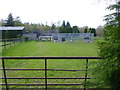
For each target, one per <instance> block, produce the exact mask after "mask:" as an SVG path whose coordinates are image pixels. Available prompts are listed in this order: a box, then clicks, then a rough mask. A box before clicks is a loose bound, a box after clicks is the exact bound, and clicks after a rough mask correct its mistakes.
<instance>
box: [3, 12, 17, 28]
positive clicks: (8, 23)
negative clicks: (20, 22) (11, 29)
mask: <svg viewBox="0 0 120 90" xmlns="http://www.w3.org/2000/svg"><path fill="white" fill-rule="evenodd" d="M5 26H15V22H14V18H13V16H12V13H10V14H9V15H8V18H7V20H6V25H5Z"/></svg>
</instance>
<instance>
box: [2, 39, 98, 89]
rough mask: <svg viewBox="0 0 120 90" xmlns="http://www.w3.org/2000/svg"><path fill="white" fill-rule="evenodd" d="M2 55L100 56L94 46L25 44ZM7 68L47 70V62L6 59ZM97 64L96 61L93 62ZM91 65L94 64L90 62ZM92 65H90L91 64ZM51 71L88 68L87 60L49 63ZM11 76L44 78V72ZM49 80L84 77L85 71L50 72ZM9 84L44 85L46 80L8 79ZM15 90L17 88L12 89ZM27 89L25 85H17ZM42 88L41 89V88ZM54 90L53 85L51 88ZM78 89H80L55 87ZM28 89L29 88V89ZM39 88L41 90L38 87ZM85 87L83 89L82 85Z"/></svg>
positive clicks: (14, 73)
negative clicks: (51, 78) (45, 67)
mask: <svg viewBox="0 0 120 90" xmlns="http://www.w3.org/2000/svg"><path fill="white" fill-rule="evenodd" d="M3 56H22V57H24V56H97V50H96V45H95V43H53V42H35V41H33V42H25V43H21V44H18V45H16V46H14V47H11V48H8V49H6V50H4V51H3ZM5 61H6V62H5V63H6V66H7V68H24V69H25V68H29V69H31V68H32V69H33V68H34V69H35V68H40V69H41V68H44V60H17V61H16V60H5ZM93 61H94V60H93ZM90 62H92V61H90ZM90 62H89V65H90ZM48 68H49V69H85V60H48ZM7 76H8V77H44V71H26V72H25V71H10V72H8V73H7ZM48 77H84V71H83V72H64V71H52V72H50V71H48ZM8 82H10V83H17V84H19V83H26V84H27V83H29V84H30V83H37V84H38V83H41V84H42V83H44V80H22V79H21V80H20V79H19V80H8ZM73 82H74V83H83V82H84V80H71V79H68V80H49V81H48V83H73ZM11 87H16V86H11ZM17 87H24V86H17ZM42 87H43V86H40V87H39V88H42ZM50 87H51V88H54V86H50ZM56 87H58V88H66V87H67V88H76V87H77V88H79V87H80V86H56ZM28 88H29V87H28ZM36 88H38V87H37V86H36ZM81 88H82V86H81Z"/></svg>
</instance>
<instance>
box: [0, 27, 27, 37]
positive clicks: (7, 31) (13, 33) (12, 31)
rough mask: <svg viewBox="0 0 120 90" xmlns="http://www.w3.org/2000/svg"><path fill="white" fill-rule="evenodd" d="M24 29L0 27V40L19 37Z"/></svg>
mask: <svg viewBox="0 0 120 90" xmlns="http://www.w3.org/2000/svg"><path fill="white" fill-rule="evenodd" d="M24 29H25V28H24V27H12V26H11V27H4V26H3V27H0V34H1V35H0V39H8V38H9V39H10V38H18V37H21V36H22V35H23V30H24Z"/></svg>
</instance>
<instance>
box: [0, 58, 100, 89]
mask: <svg viewBox="0 0 120 90" xmlns="http://www.w3.org/2000/svg"><path fill="white" fill-rule="evenodd" d="M0 59H1V60H2V69H0V70H3V75H4V77H3V78H0V79H4V81H5V83H2V84H0V85H5V86H6V90H9V86H16V85H17V86H45V89H46V90H47V86H51V85H55V86H57V85H59V86H62V85H64V86H71V85H82V84H80V83H78V84H48V81H47V80H48V79H84V80H85V82H86V80H87V79H91V78H90V77H88V60H89V59H101V58H100V57H0ZM11 59H16V60H23V59H26V60H27V59H35V60H37V59H44V62H45V63H44V64H45V65H44V69H6V66H5V60H11ZM50 59H77V60H80V59H84V60H86V66H85V70H62V69H48V68H47V61H48V60H50ZM7 70H13V71H14V70H15V71H19V70H36V71H37V70H44V71H45V75H44V77H34V78H30V77H25V78H22V77H21V78H20V77H19V78H16V77H14V78H10V77H7V75H6V71H7ZM47 71H85V76H84V77H48V76H47ZM8 79H44V80H45V83H44V84H11V83H8V82H7V80H8Z"/></svg>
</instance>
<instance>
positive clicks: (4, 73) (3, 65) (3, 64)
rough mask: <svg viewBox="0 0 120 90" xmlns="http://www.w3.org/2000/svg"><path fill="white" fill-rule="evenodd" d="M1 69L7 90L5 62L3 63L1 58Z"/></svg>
mask: <svg viewBox="0 0 120 90" xmlns="http://www.w3.org/2000/svg"><path fill="white" fill-rule="evenodd" d="M2 67H3V75H4V80H5V86H6V90H8V84H7V78H6V70H5V62H4V59H3V58H2Z"/></svg>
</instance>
